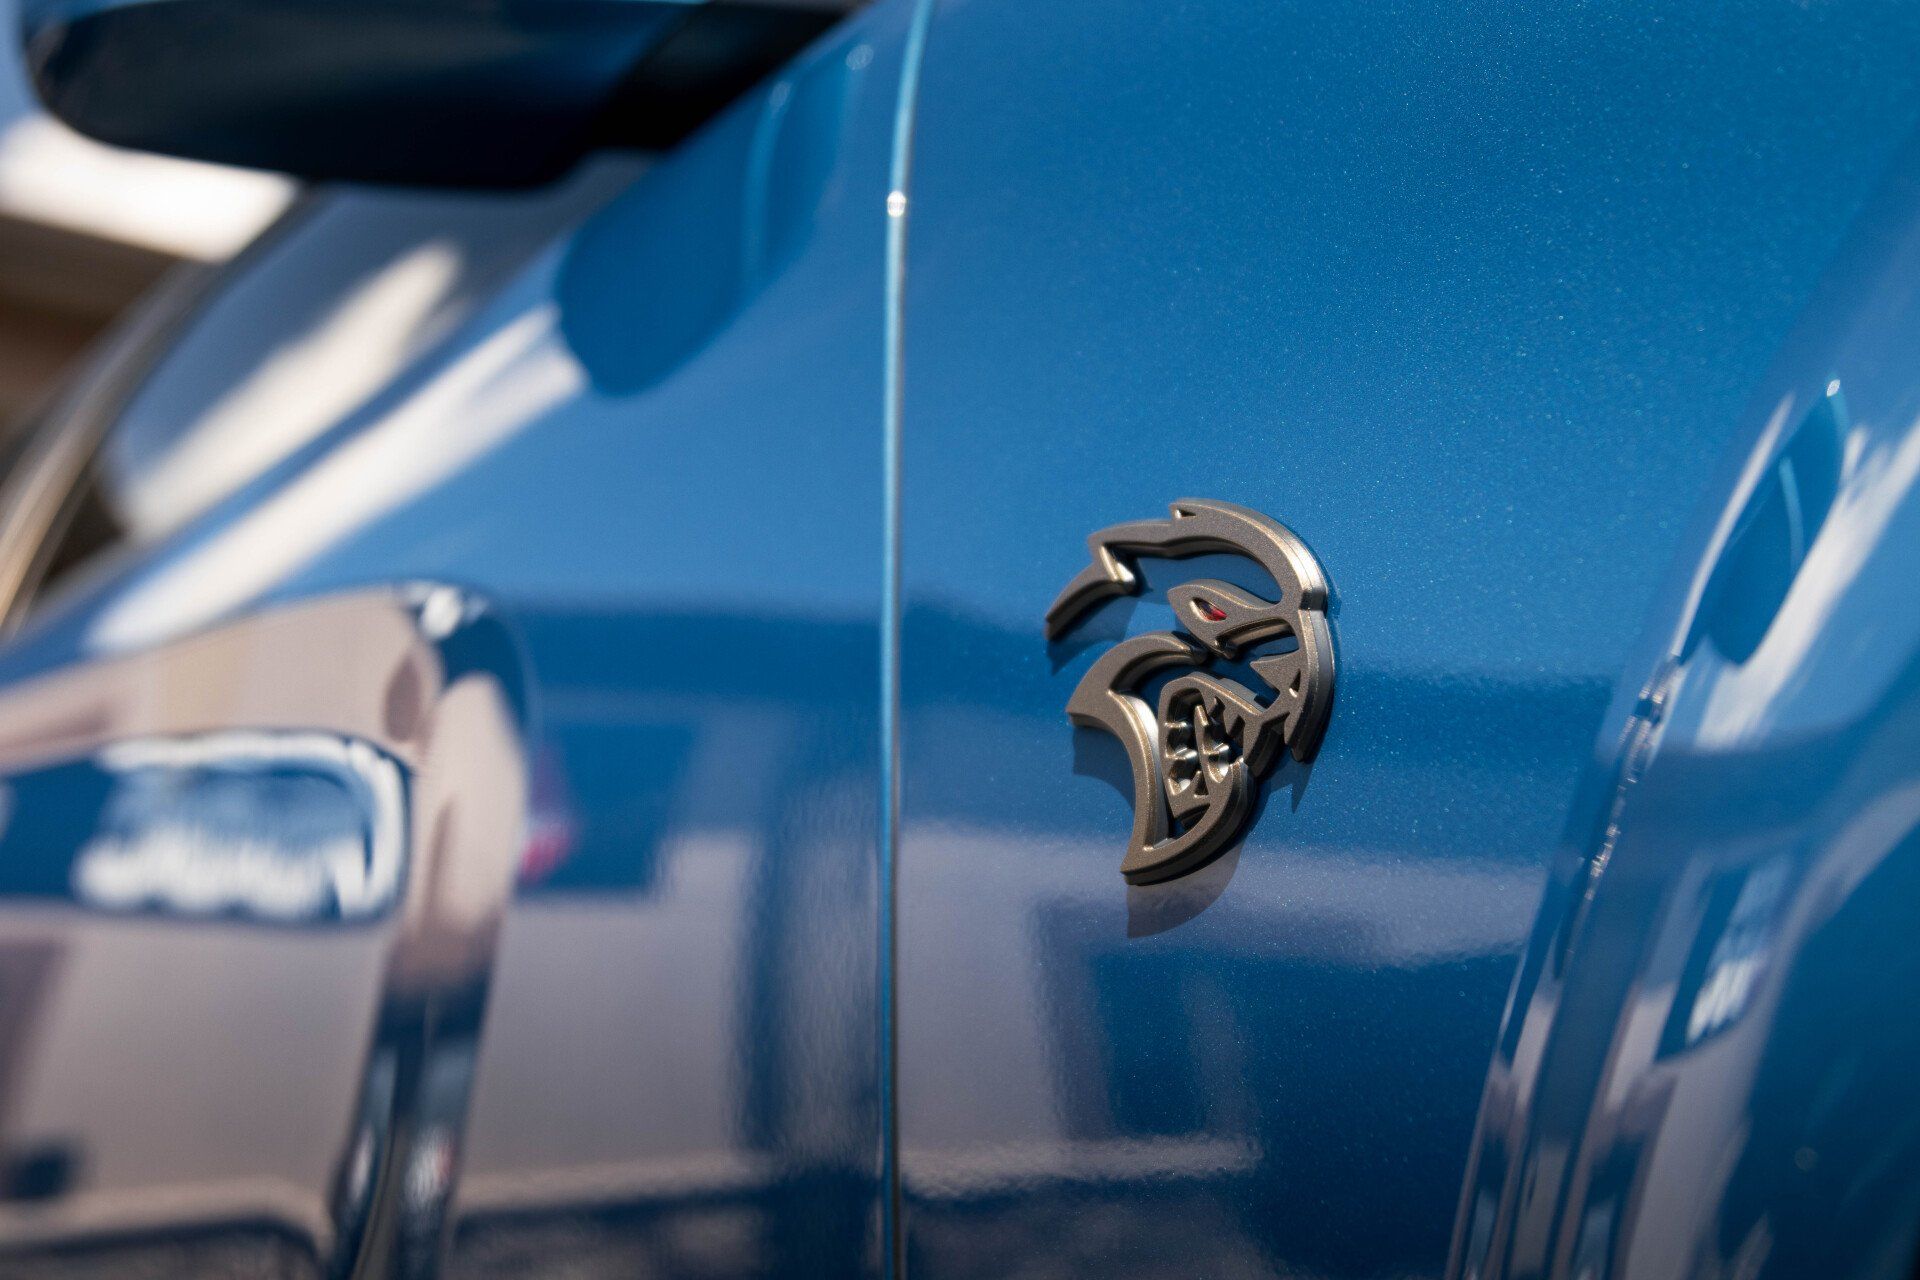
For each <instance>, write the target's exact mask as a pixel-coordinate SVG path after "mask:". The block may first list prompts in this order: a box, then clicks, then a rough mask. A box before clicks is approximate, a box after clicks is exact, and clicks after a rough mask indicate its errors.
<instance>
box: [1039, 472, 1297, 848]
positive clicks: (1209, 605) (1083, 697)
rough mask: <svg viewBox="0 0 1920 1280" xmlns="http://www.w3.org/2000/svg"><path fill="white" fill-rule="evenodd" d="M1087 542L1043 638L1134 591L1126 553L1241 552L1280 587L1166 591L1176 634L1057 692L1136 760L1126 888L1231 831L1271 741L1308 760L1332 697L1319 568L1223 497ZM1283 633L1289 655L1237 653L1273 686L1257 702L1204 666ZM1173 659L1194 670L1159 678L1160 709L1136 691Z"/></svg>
mask: <svg viewBox="0 0 1920 1280" xmlns="http://www.w3.org/2000/svg"><path fill="white" fill-rule="evenodd" d="M1087 547H1088V549H1089V550H1090V551H1091V552H1092V553H1093V563H1092V564H1090V565H1088V566H1087V567H1086V568H1085V569H1082V570H1081V571H1080V573H1079V575H1078V576H1076V577H1075V578H1074V580H1073V581H1072V582H1069V583H1068V584H1067V586H1066V589H1065V590H1064V591H1062V592H1061V593H1060V595H1059V597H1058V598H1057V599H1055V600H1054V602H1053V606H1052V607H1051V608H1049V609H1048V610H1047V638H1048V639H1049V640H1057V639H1059V638H1060V637H1061V636H1063V635H1065V634H1066V633H1067V632H1068V631H1070V630H1072V628H1073V626H1074V624H1075V623H1077V622H1078V621H1079V620H1080V618H1081V617H1082V616H1083V615H1085V614H1086V612H1087V611H1088V610H1089V609H1091V608H1093V607H1094V606H1095V605H1097V604H1100V603H1101V602H1103V601H1106V600H1110V599H1112V598H1113V597H1115V596H1122V595H1132V594H1134V593H1136V592H1138V591H1139V590H1140V577H1139V574H1138V573H1137V572H1136V570H1135V566H1134V562H1135V561H1136V560H1138V559H1139V558H1140V557H1142V556H1153V557H1160V558H1164V559H1174V560H1177V559H1183V558H1185V557H1188V556H1197V555H1208V554H1215V553H1225V554H1229V555H1239V556H1245V557H1246V558H1248V559H1249V560H1252V561H1253V562H1254V563H1256V564H1258V565H1259V566H1260V567H1261V568H1262V569H1264V570H1266V571H1267V573H1268V574H1269V575H1270V576H1271V577H1272V578H1273V581H1274V583H1275V585H1276V586H1278V588H1279V594H1280V598H1279V599H1278V600H1263V599H1261V598H1260V597H1258V596H1255V595H1249V594H1248V593H1247V592H1245V591H1242V590H1241V589H1240V588H1238V587H1235V586H1232V585H1230V584H1228V583H1225V582H1220V581H1217V580H1215V579H1211V578H1203V579H1199V580H1197V581H1194V582H1185V583H1182V584H1180V585H1179V586H1177V587H1173V588H1171V589H1169V590H1168V592H1167V603H1168V604H1169V605H1171V606H1172V608H1173V612H1174V616H1175V617H1176V618H1177V619H1178V620H1179V624H1180V626H1181V627H1182V628H1183V629H1184V630H1185V632H1186V634H1184V635H1183V634H1180V633H1178V632H1173V631H1156V632H1152V633H1150V634H1148V635H1143V636H1135V637H1133V638H1132V639H1129V640H1123V641H1121V642H1120V643H1119V644H1117V645H1115V646H1114V647H1113V648H1112V649H1110V650H1108V651H1107V652H1106V653H1105V654H1103V655H1101V657H1100V658H1099V660H1098V661H1096V662H1095V663H1094V664H1093V666H1092V667H1091V668H1090V669H1089V670H1088V671H1087V674H1086V675H1085V676H1083V677H1082V678H1081V680H1080V683H1079V684H1078V685H1077V686H1076V687H1075V688H1074V691H1073V696H1072V697H1071V698H1069V699H1068V700H1067V715H1068V717H1069V718H1070V719H1071V720H1072V721H1073V722H1074V723H1075V724H1079V725H1085V726H1087V727H1088V728H1097V729H1105V730H1106V731H1107V732H1108V733H1110V734H1112V735H1113V736H1114V737H1116V738H1118V739H1119V740H1120V742H1121V744H1122V745H1123V746H1124V747H1125V748H1126V750H1127V759H1128V760H1129V762H1131V764H1132V766H1133V838H1132V839H1131V840H1130V841H1129V842H1128V844H1127V856H1126V858H1125V860H1124V861H1122V862H1121V864H1120V872H1121V874H1122V875H1124V876H1126V878H1127V879H1128V880H1129V881H1130V882H1131V883H1134V884H1152V883H1155V882H1156V881H1160V880H1171V879H1172V878H1174V877H1175V876H1180V875H1185V874H1186V873H1187V872H1189V871H1192V870H1194V869H1196V868H1197V867H1199V866H1201V865H1202V864H1204V863H1205V862H1207V861H1208V860H1209V859H1210V858H1212V857H1213V856H1214V855H1215V854H1217V853H1219V852H1220V851H1221V850H1222V849H1224V848H1226V847H1227V845H1228V844H1229V843H1231V842H1232V841H1233V839H1234V837H1235V836H1237V835H1238V834H1239V833H1240V831H1241V828H1242V827H1243V826H1244V825H1245V823H1246V820H1247V815H1248V814H1249V813H1251V812H1252V810H1253V801H1254V793H1255V788H1256V786H1257V785H1258V783H1259V780H1260V778H1261V776H1262V775H1264V774H1265V773H1266V771H1267V770H1268V769H1269V768H1271V767H1272V765H1273V763H1274V761H1275V759H1277V758H1278V756H1279V752H1280V748H1282V747H1285V748H1286V749H1287V750H1288V751H1291V752H1292V753H1293V757H1294V759H1296V760H1299V761H1302V762H1305V761H1307V760H1310V759H1312V757H1313V753H1314V751H1315V749H1316V748H1318V747H1319V745H1320V735H1321V733H1322V731H1324V730H1325V728H1326V723H1327V709H1328V707H1329V706H1330V705H1331V704H1332V701H1333V637H1332V635H1331V633H1330V632H1329V631H1328V629H1327V580H1326V576H1325V575H1324V574H1323V573H1321V571H1320V564H1319V562H1318V561H1316V560H1315V559H1314V558H1313V553H1312V552H1310V551H1308V550H1307V548H1306V545H1305V544H1304V543H1302V542H1301V541H1300V539H1298V538H1297V537H1295V536H1294V535H1293V532H1292V531H1291V530H1289V529H1288V528H1287V527H1286V526H1285V525H1282V524H1281V523H1280V522H1279V521H1277V520H1270V519H1268V518H1267V517H1266V516H1263V515H1261V514H1260V513H1259V512H1257V511H1249V510H1247V509H1246V508H1245V507H1236V506H1233V505H1231V504H1230V503H1225V502H1203V501H1198V500H1190V499H1182V500H1181V501H1179V502H1176V503H1174V504H1173V518H1172V519H1170V520H1141V521H1136V522H1134V523H1131V524H1116V525H1113V526H1111V527H1110V528H1106V529H1102V530H1100V532H1098V533H1096V534H1094V535H1093V536H1092V537H1090V538H1088V539H1087ZM1284 638H1291V639H1293V640H1294V642H1295V645H1294V647H1293V649H1292V650H1291V651H1289V652H1270V653H1265V654H1261V655H1257V656H1253V657H1250V658H1248V659H1247V661H1246V665H1247V667H1248V668H1249V669H1251V670H1252V671H1253V673H1254V674H1255V675H1257V676H1259V677H1260V679H1261V681H1262V682H1263V683H1265V684H1266V685H1267V686H1269V693H1270V695H1271V696H1269V697H1266V698H1265V699H1264V700H1263V699H1262V697H1261V695H1259V694H1256V693H1255V692H1254V691H1253V690H1252V689H1249V688H1248V687H1247V686H1246V685H1244V684H1241V683H1240V682H1239V681H1237V680H1232V679H1229V678H1227V677H1225V676H1220V675H1214V674H1211V673H1209V672H1207V671H1205V670H1203V669H1202V668H1204V667H1205V666H1206V665H1207V664H1208V663H1209V662H1211V661H1213V660H1215V659H1218V660H1221V661H1225V662H1234V661H1238V660H1240V657H1241V654H1242V653H1243V652H1244V651H1246V650H1247V649H1248V648H1249V647H1250V646H1253V645H1259V644H1264V643H1265V642H1268V641H1275V640H1281V639H1284ZM1171 667H1191V668H1194V670H1192V671H1189V672H1186V673H1183V674H1180V675H1177V676H1175V677H1174V678H1173V679H1171V680H1168V681H1167V682H1166V683H1165V684H1164V685H1163V686H1162V687H1161V689H1160V697H1159V706H1158V707H1157V708H1155V707H1152V706H1149V705H1148V704H1147V701H1146V699H1145V698H1144V697H1143V696H1142V694H1141V690H1142V688H1143V686H1145V685H1146V684H1147V683H1148V682H1149V681H1150V680H1152V679H1154V678H1155V677H1156V676H1157V675H1159V674H1160V673H1162V672H1164V671H1166V670H1167V669H1168V668H1171Z"/></svg>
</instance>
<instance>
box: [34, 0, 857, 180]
mask: <svg viewBox="0 0 1920 1280" xmlns="http://www.w3.org/2000/svg"><path fill="white" fill-rule="evenodd" d="M858 2H859V0H26V3H25V5H24V12H23V14H22V29H21V38H22V41H23V44H24V47H25V51H26V58H27V65H28V68H29V71H30V72H31V74H32V78H33V82H34V85H35V87H36V88H37V89H38V90H39V93H40V96H41V98H42V99H43V100H44V101H45V102H46V104H47V106H48V108H49V109H50V110H51V111H52V112H53V113H54V114H55V115H56V116H58V117H59V118H60V119H62V120H64V121H66V122H67V123H68V124H70V125H72V126H73V127H74V128H76V129H78V130H79V131H80V132H82V133H85V134H88V135H91V136H92V137H95V138H98V139H100V140H101V141H103V142H110V143H114V144H117V145H119V146H124V147H134V148H138V149H140V150H144V151H159V152H164V153H166V154H169V155H176V156H186V157H190V158H193V159H197V160H213V161H219V162H221V163H225V164H235V165H244V166H248V167H250V168H258V169H277V170H280V171H283V172H287V173H292V174H296V175H298V176H301V177H305V178H312V179H319V180H341V181H358V182H389V183H404V184H413V185H432V186H474V187H502V186H526V185H531V184H533V183H538V182H542V181H545V180H548V179H550V178H553V177H556V176H558V175H559V174H560V173H562V172H564V171H565V170H566V168H567V167H568V166H569V165H571V164H572V163H573V162H574V161H575V160H577V159H578V158H579V157H580V156H581V155H582V154H584V153H585V152H586V151H588V150H590V149H592V148H595V147H607V146H611V147H619V146H628V147H640V148H655V149H657V148H660V147H665V146H668V145H671V144H672V143H673V142H676V141H678V140H679V139H680V138H681V137H682V136H684V135H685V134H687V133H688V132H690V131H691V130H692V129H693V128H694V127H695V126H697V125H699V124H700V123H701V122H702V121H703V120H705V119H706V118H707V117H709V116H711V115H712V114H713V113H714V112H716V111H718V110H719V109H720V108H721V107H723V106H725V105H726V104H727V103H728V102H729V101H731V100H732V99H733V98H734V97H735V96H736V95H737V94H739V93H740V92H741V91H742V90H743V89H745V88H747V87H748V86H749V85H751V84H752V83H754V82H755V81H756V80H758V79H759V78H760V77H761V76H763V75H764V74H766V73H767V72H768V71H771V70H772V69H773V68H775V67H777V66H779V65H780V64H781V63H782V62H784V61H785V60H786V59H787V58H788V57H789V56H791V55H792V54H793V53H794V52H795V51H796V50H798V49H799V48H800V47H801V46H802V45H804V44H806V43H807V42H808V41H810V40H811V39H812V38H813V37H814V36H816V35H818V34H819V33H820V32H821V31H823V30H825V29H826V28H827V27H828V26H830V25H831V24H832V23H833V22H834V21H835V20H836V19H837V18H838V17H839V16H840V15H841V14H842V13H844V12H845V11H846V10H848V9H850V8H852V7H854V6H855V5H856V4H857V3H858Z"/></svg>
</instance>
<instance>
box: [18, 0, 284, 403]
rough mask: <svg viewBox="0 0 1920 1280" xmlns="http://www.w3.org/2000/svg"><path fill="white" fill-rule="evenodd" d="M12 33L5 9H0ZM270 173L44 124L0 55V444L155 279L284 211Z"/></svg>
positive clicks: (249, 234)
mask: <svg viewBox="0 0 1920 1280" xmlns="http://www.w3.org/2000/svg"><path fill="white" fill-rule="evenodd" d="M0 21H4V24H5V29H6V30H7V31H9V32H11V31H12V30H13V29H14V25H15V21H16V13H15V6H14V4H13V3H10V2H9V3H0ZM293 194H294V184H293V183H292V182H290V181H289V180H287V179H285V178H281V177H277V176H274V175H271V174H264V173H254V172H250V171H245V170H239V169H228V168H223V167H221V166H218V165H208V164H198V163H195V162H192V161H186V160H172V159H167V158H165V157H161V156H150V155H140V154H135V153H132V152H127V151H120V150H116V149H115V148H112V147H107V146H102V145H101V144H99V143H96V142H92V141H89V140H88V139H85V138H82V137H80V136H79V135H78V134H76V133H74V132H73V131H72V130H70V129H68V128H67V127H66V126H64V125H62V124H60V123H58V122H56V121H54V120H52V119H50V118H49V117H48V116H47V115H46V114H45V113H44V112H42V111H41V110H40V109H39V106H38V104H37V103H36V102H35V101H34V97H33V91H32V89H31V88H30V87H29V86H28V85H27V83H26V81H25V72H24V69H23V68H22V66H21V63H20V59H19V54H18V53H17V51H16V50H15V49H14V47H13V42H12V41H11V40H9V41H8V42H7V49H6V51H5V54H4V56H0V441H10V440H11V439H12V438H13V436H14V435H15V434H16V432H17V431H18V430H19V428H20V426H21V424H22V423H23V422H24V421H25V420H26V419H27V417H28V416H29V415H31V414H32V413H33V411H34V409H35V408H36V407H37V406H39V405H40V404H42V403H44V402H45V400H46V398H47V397H48V396H49V395H50V394H51V392H52V390H53V388H54V387H55V386H57V385H58V383H59V381H60V378H61V376H62V374H63V373H64V372H66V371H67V370H69V369H70V368H71V367H72V364H73V361H74V359H75V357H76V356H78V355H79V354H80V353H81V352H82V351H84V350H85V349H86V347H87V345H88V344H89V343H90V342H92V341H93V340H94V339H95V338H96V337H98V336H99V334H100V333H101V331H102V330H103V329H104V328H105V327H106V326H107V325H108V324H110V323H111V322H112V321H113V319H114V318H115V317H116V316H118V315H119V314H121V312H123V311H124V310H125V309H126V308H127V306H128V305H129V304H131V303H132V302H134V301H135V300H136V299H138V298H139V297H140V296H141V295H142V294H143V293H145V292H146V291H147V290H148V289H150V288H152V287H153V286H154V285H155V284H156V283H157V282H158V281H159V280H160V279H161V278H162V277H163V276H164V275H166V273H167V272H168V271H170V270H172V269H174V268H176V267H180V266H183V265H198V264H207V263H213V262H218V261H221V260H223V259H225V258H227V257H230V256H231V255H232V254H233V253H235V252H236V251H238V250H239V249H240V248H241V247H242V246H244V245H245V244H246V243H247V242H248V241H249V240H251V239H253V237H254V236H255V235H257V234H258V233H259V232H260V231H261V230H262V229H263V228H264V227H265V226H266V225H267V224H268V223H269V222H271V221H272V220H273V219H274V218H275V217H277V216H278V215H279V214H280V212H281V211H282V210H283V209H285V208H286V206H287V204H288V202H289V201H290V200H291V199H292V198H293Z"/></svg>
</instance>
